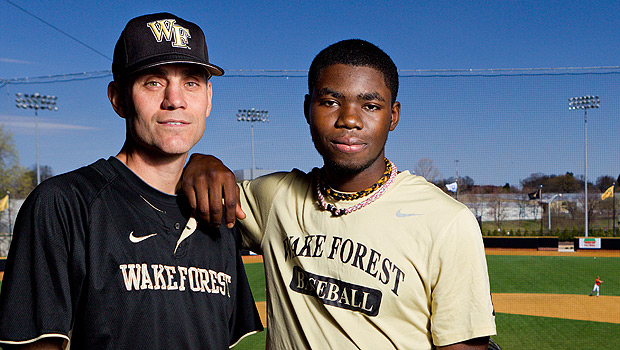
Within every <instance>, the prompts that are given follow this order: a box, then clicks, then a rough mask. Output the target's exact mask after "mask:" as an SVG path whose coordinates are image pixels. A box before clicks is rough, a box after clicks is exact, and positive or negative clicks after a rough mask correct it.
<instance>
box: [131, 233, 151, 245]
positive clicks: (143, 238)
mask: <svg viewBox="0 0 620 350" xmlns="http://www.w3.org/2000/svg"><path fill="white" fill-rule="evenodd" d="M153 236H157V233H151V234H150V235H146V236H141V237H136V236H134V235H133V231H131V232H130V233H129V240H130V241H131V242H133V243H140V242H142V241H144V240H145V239H147V238H151V237H153Z"/></svg>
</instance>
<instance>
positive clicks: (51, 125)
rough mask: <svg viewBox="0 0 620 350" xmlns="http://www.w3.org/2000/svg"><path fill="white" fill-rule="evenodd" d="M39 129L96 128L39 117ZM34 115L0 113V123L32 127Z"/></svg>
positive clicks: (18, 126)
mask: <svg viewBox="0 0 620 350" xmlns="http://www.w3.org/2000/svg"><path fill="white" fill-rule="evenodd" d="M38 119H39V130H42V129H43V130H51V131H62V130H97V128H94V127H92V126H83V125H75V124H63V123H56V122H53V121H49V120H46V119H44V118H41V117H39V118H38ZM34 122H35V120H34V117H16V116H10V115H0V124H4V126H6V127H10V128H20V129H22V128H23V129H34V126H35V125H34Z"/></svg>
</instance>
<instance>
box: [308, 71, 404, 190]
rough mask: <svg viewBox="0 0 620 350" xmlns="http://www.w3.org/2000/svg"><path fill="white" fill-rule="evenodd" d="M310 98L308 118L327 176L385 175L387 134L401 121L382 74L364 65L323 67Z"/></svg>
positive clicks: (372, 177)
mask: <svg viewBox="0 0 620 350" xmlns="http://www.w3.org/2000/svg"><path fill="white" fill-rule="evenodd" d="M310 93H311V95H309V96H306V109H305V110H306V118H307V121H308V124H309V125H310V132H311V134H312V140H313V142H314V146H315V147H316V149H317V151H318V152H319V153H320V154H321V156H322V157H323V160H324V162H325V167H326V170H327V171H328V176H329V175H330V174H332V175H337V176H345V177H351V176H358V175H360V174H362V175H364V177H366V178H368V179H372V182H374V181H377V180H378V179H379V178H380V177H381V175H382V174H383V172H384V171H385V163H384V161H383V157H384V147H385V142H386V141H387V137H388V133H389V132H390V131H392V130H394V128H395V127H396V125H397V124H398V119H399V117H400V103H399V102H394V103H392V102H391V101H392V95H391V92H390V90H389V89H388V87H387V86H386V84H385V79H384V77H383V75H382V74H381V72H379V71H378V70H376V69H374V68H370V67H364V66H361V67H360V66H351V65H344V64H334V65H331V66H327V67H325V68H323V69H322V70H321V72H320V75H319V78H318V79H317V81H316V83H315V84H314V88H313V90H312V91H311V92H310ZM368 181H369V180H366V181H365V182H368ZM372 182H371V183H370V184H372ZM364 186H365V184H364Z"/></svg>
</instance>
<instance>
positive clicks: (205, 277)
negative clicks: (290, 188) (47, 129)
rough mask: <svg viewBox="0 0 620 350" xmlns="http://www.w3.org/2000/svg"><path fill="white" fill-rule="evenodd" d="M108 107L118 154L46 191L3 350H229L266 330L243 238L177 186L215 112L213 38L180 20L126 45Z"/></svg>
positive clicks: (27, 211)
mask: <svg viewBox="0 0 620 350" xmlns="http://www.w3.org/2000/svg"><path fill="white" fill-rule="evenodd" d="M112 71H113V75H114V81H113V82H111V83H110V84H109V86H108V97H109V99H110V102H111V104H112V107H113V109H114V111H115V112H116V113H117V114H118V115H119V116H120V117H121V118H123V119H125V123H126V139H125V143H124V145H123V147H122V149H121V150H120V152H119V153H118V154H117V155H116V157H110V158H108V159H107V160H104V159H100V160H99V161H97V162H95V163H93V164H91V165H89V166H86V167H83V168H80V169H77V170H75V171H72V172H69V173H67V174H63V175H59V176H56V177H54V178H52V179H49V180H47V181H45V182H44V183H42V184H41V185H40V186H38V187H37V188H36V189H35V190H34V191H33V192H32V194H31V195H30V196H29V197H28V199H27V200H26V201H25V203H24V205H23V206H22V208H21V210H20V213H19V215H18V218H17V222H16V226H15V235H14V238H13V242H12V245H11V249H10V252H9V256H8V260H7V265H6V272H5V275H4V281H3V285H2V292H1V293H0V344H1V346H2V347H3V348H11V347H15V348H20V349H61V348H62V347H63V343H65V344H66V343H67V342H68V341H70V344H71V348H73V349H224V348H228V347H229V346H232V345H234V344H235V343H236V342H238V341H239V340H240V339H241V338H243V336H245V335H247V334H250V333H253V332H256V331H259V330H262V326H261V324H260V319H259V318H258V313H257V311H256V307H255V305H254V300H253V298H252V295H251V292H250V289H249V285H248V282H247V278H246V276H245V271H244V269H243V264H242V261H241V257H240V254H239V249H238V248H239V244H240V243H239V236H238V233H237V232H236V230H233V229H231V228H228V227H221V228H212V227H209V226H205V225H202V224H198V223H197V222H196V220H194V219H193V218H191V217H190V213H191V211H190V209H189V207H188V206H187V204H186V202H187V200H186V199H185V198H183V197H182V196H181V195H179V196H177V195H176V192H177V184H178V182H179V179H180V177H181V173H182V171H183V166H184V164H185V161H186V159H187V154H188V152H189V150H190V149H191V148H192V147H193V146H194V145H195V144H196V143H197V142H198V140H200V138H201V137H202V134H203V132H204V129H205V119H206V118H207V116H208V115H209V113H210V110H211V97H212V87H211V82H210V81H209V78H210V77H211V76H212V75H218V76H219V75H222V74H224V71H223V70H222V69H221V68H219V67H218V66H216V65H213V64H211V63H210V62H209V58H208V54H207V46H206V42H205V38H204V34H203V32H202V30H201V29H200V28H199V27H198V26H197V25H195V24H194V23H191V22H188V21H185V20H183V19H181V18H178V17H176V16H174V15H172V14H169V13H158V14H152V15H145V16H141V17H137V18H134V19H132V20H131V21H129V23H128V24H127V26H126V27H125V29H124V31H123V32H122V33H121V36H120V39H119V40H118V42H117V44H116V47H115V50H114V59H113V63H112Z"/></svg>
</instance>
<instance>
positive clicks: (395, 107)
mask: <svg viewBox="0 0 620 350" xmlns="http://www.w3.org/2000/svg"><path fill="white" fill-rule="evenodd" d="M399 119H400V102H398V101H396V102H394V103H393V104H392V117H391V119H390V131H394V129H396V125H398V120H399Z"/></svg>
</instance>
